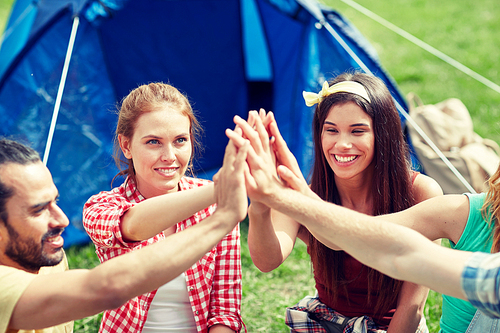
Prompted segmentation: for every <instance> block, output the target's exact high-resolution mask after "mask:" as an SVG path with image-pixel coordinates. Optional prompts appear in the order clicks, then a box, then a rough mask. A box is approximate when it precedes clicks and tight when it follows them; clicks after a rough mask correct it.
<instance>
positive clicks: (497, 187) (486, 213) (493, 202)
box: [481, 165, 500, 253]
mask: <svg viewBox="0 0 500 333" xmlns="http://www.w3.org/2000/svg"><path fill="white" fill-rule="evenodd" d="M488 186H489V189H488V192H487V193H486V199H485V200H484V204H483V207H482V208H481V212H482V214H483V218H487V219H489V222H490V223H493V229H494V233H493V246H492V247H491V252H492V253H496V252H500V229H499V227H498V223H499V221H500V165H499V166H498V169H497V171H496V172H495V173H494V174H493V175H492V176H491V177H490V179H488Z"/></svg>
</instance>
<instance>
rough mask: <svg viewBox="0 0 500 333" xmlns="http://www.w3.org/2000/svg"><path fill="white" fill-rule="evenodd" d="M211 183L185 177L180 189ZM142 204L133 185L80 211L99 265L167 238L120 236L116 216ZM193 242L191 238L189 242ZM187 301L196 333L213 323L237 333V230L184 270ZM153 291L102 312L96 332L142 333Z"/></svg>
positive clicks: (203, 212) (181, 226)
mask: <svg viewBox="0 0 500 333" xmlns="http://www.w3.org/2000/svg"><path fill="white" fill-rule="evenodd" d="M209 182H210V181H208V180H203V179H196V178H189V177H183V178H182V179H181V181H180V183H179V185H180V190H181V191H185V190H187V189H191V188H195V187H198V186H203V185H206V184H208V183H209ZM143 200H145V198H144V197H143V196H142V195H141V194H140V193H139V191H137V187H136V185H135V182H134V181H132V180H131V179H128V181H125V182H124V183H123V184H122V185H121V186H120V187H117V188H114V189H113V190H111V191H108V192H101V193H99V194H96V195H94V196H92V197H91V198H90V199H89V200H88V201H87V202H86V203H85V206H84V209H83V225H84V227H85V230H86V231H87V233H88V234H89V235H90V237H91V239H92V241H93V242H94V244H95V246H96V253H97V256H98V257H99V260H100V261H101V263H102V262H104V261H106V260H109V259H111V258H113V257H116V256H119V255H122V254H125V253H127V252H130V251H133V250H136V249H140V248H142V247H144V246H147V245H149V244H153V243H155V242H158V241H160V240H162V239H164V238H165V235H164V234H163V232H161V233H159V234H158V235H156V236H154V237H152V238H150V239H148V240H144V241H142V242H133V243H130V242H125V241H124V240H123V237H122V234H121V232H120V217H121V216H122V215H123V214H124V213H125V212H126V211H127V210H128V209H130V208H131V207H133V206H134V205H135V204H137V203H139V202H141V201H143ZM215 208H216V206H215V205H212V206H210V207H208V208H206V209H204V210H201V211H199V212H198V213H196V214H194V215H193V216H191V217H190V218H188V219H186V220H184V221H182V222H180V223H177V231H176V232H179V231H181V230H184V229H185V228H188V227H190V226H192V225H195V224H197V223H199V222H200V221H202V220H203V219H205V218H207V217H208V216H210V215H211V214H213V212H214V211H215ZM193 241H195V240H193ZM185 275H186V284H187V290H188V293H189V300H190V302H191V308H192V310H193V314H194V318H195V321H196V326H197V330H198V332H207V331H208V328H209V327H211V326H213V325H215V324H222V325H225V326H228V327H230V328H231V329H233V330H234V331H236V332H239V331H240V329H241V325H242V321H241V312H240V311H241V258H240V231H239V226H236V228H235V229H234V230H233V231H232V232H231V233H230V234H228V235H226V236H225V237H224V238H223V239H222V240H221V241H220V242H219V243H218V244H217V245H216V246H215V247H214V248H213V249H212V250H211V251H210V252H208V253H207V254H206V255H205V256H203V258H201V259H200V260H199V261H198V262H197V263H195V264H194V265H193V266H192V267H191V268H190V269H188V270H187V271H186V272H185ZM155 294H156V290H155V291H152V292H150V293H146V294H144V295H141V296H138V297H135V298H133V299H131V300H130V301H128V302H127V303H126V304H124V305H123V306H121V307H120V308H118V309H114V310H107V311H104V314H103V317H102V322H101V327H100V330H99V331H100V332H141V331H142V328H143V326H144V323H145V322H146V318H147V315H148V310H149V307H150V305H151V302H152V301H153V298H154V296H155Z"/></svg>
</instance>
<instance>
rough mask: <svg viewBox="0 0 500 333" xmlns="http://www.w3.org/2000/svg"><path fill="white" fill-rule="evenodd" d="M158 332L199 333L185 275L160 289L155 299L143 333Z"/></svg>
mask: <svg viewBox="0 0 500 333" xmlns="http://www.w3.org/2000/svg"><path fill="white" fill-rule="evenodd" d="M156 332H175V333H181V332H182V333H196V332H197V330H196V322H195V321H194V315H193V310H192V308H191V302H190V301H189V294H188V292H187V286H186V277H185V275H184V273H182V274H181V275H179V276H178V277H176V278H175V279H173V280H172V281H170V282H168V283H166V284H164V285H163V286H161V287H160V288H158V291H157V292H156V295H155V297H154V298H153V302H152V303H151V306H150V308H149V311H148V317H147V319H146V322H145V323H144V328H143V329H142V333H156Z"/></svg>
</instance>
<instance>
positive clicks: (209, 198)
mask: <svg viewBox="0 0 500 333" xmlns="http://www.w3.org/2000/svg"><path fill="white" fill-rule="evenodd" d="M213 203H215V197H214V184H213V183H210V184H208V185H205V186H201V187H198V188H194V189H190V190H187V191H180V192H175V193H168V194H164V195H161V196H157V197H153V198H149V199H147V200H144V201H142V202H140V203H138V204H137V205H135V206H134V207H132V208H130V209H129V210H128V211H127V212H126V213H125V214H124V215H123V216H122V219H121V224H120V229H121V231H122V234H123V237H124V238H125V239H127V240H129V241H141V240H145V239H148V238H151V237H153V236H155V235H157V234H158V233H160V232H162V231H163V230H165V229H168V228H170V227H172V226H174V225H176V224H177V223H179V222H181V221H183V220H185V219H187V218H188V217H190V216H191V215H193V214H194V213H196V212H198V211H200V210H202V209H204V208H206V207H208V206H210V205H211V204H213Z"/></svg>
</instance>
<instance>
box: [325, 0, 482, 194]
mask: <svg viewBox="0 0 500 333" xmlns="http://www.w3.org/2000/svg"><path fill="white" fill-rule="evenodd" d="M342 1H344V0H342ZM320 23H321V24H322V25H323V27H325V29H326V30H327V31H328V32H329V33H330V34H331V35H332V36H333V37H334V38H335V39H336V40H337V41H338V43H339V44H340V45H342V47H343V48H344V49H345V50H346V52H347V53H348V54H349V55H350V56H351V57H352V59H353V60H354V61H355V62H356V64H358V66H359V67H360V68H361V69H362V70H363V71H364V72H365V73H367V74H371V75H374V74H373V72H372V71H371V70H370V69H369V68H368V67H367V66H366V65H365V64H364V63H363V61H361V59H360V58H359V57H358V56H357V55H356V53H355V52H354V51H353V50H352V49H351V48H350V47H349V45H347V43H345V42H344V40H343V39H342V37H341V36H340V35H339V34H338V33H337V32H336V31H335V29H334V28H333V27H332V26H331V25H330V24H329V23H328V22H327V21H326V20H323V19H320ZM394 103H395V104H396V107H397V109H398V111H399V112H400V113H401V114H402V115H403V117H405V119H406V120H407V121H408V122H409V123H410V125H411V126H413V127H414V128H415V130H416V131H417V132H418V133H419V134H420V135H421V136H422V138H423V139H424V140H425V142H427V144H428V145H429V146H430V147H431V148H432V150H434V151H435V152H436V154H437V155H438V156H439V157H440V158H441V160H443V162H444V164H446V166H447V167H448V168H449V169H450V171H451V172H453V174H454V175H455V176H456V177H457V178H458V180H460V182H461V183H462V184H463V185H464V186H465V187H466V188H467V190H468V191H469V192H471V193H476V191H475V190H474V188H473V187H472V186H471V185H470V184H469V182H468V181H467V180H466V179H465V178H464V177H463V176H462V174H461V173H460V171H458V170H457V168H455V166H454V165H453V164H452V163H451V162H450V161H449V160H448V158H447V157H446V156H445V155H444V154H443V153H442V152H441V150H440V149H439V148H438V147H437V146H436V145H435V144H434V142H432V140H431V139H430V138H429V137H428V136H427V134H425V132H424V131H423V130H422V129H421V128H420V126H419V125H418V124H417V123H416V122H415V121H414V120H413V119H412V118H411V117H410V115H409V114H408V112H406V110H405V109H404V108H403V107H402V106H401V105H400V104H399V103H398V101H397V100H396V99H394Z"/></svg>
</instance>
